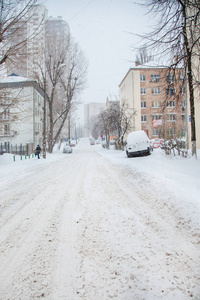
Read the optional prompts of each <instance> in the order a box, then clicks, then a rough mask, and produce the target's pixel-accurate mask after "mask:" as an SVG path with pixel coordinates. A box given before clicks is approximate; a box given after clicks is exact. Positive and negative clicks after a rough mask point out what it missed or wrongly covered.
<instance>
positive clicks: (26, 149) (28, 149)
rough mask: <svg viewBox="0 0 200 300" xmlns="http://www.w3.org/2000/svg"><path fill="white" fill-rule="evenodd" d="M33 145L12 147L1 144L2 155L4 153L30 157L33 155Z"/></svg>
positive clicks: (7, 144) (0, 152)
mask: <svg viewBox="0 0 200 300" xmlns="http://www.w3.org/2000/svg"><path fill="white" fill-rule="evenodd" d="M33 152H34V151H33V144H32V143H27V144H26V145H22V144H20V145H12V144H10V143H5V144H2V143H1V144H0V155H2V154H4V153H11V154H16V155H17V154H18V155H29V154H32V153H33Z"/></svg>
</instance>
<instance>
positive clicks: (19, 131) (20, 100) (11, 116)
mask: <svg viewBox="0 0 200 300" xmlns="http://www.w3.org/2000/svg"><path fill="white" fill-rule="evenodd" d="M0 103H1V105H0V110H1V111H0V143H1V144H3V145H4V146H5V147H6V148H7V146H9V145H20V144H23V145H26V144H30V145H31V148H32V149H35V147H36V146H37V145H38V144H39V145H40V146H42V134H43V105H44V93H43V91H42V90H41V89H40V87H39V85H38V84H37V82H36V81H31V80H27V79H25V78H23V77H20V76H16V75H15V74H13V75H12V76H9V77H8V78H7V80H3V81H0Z"/></svg>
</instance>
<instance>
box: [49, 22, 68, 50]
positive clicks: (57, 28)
mask: <svg viewBox="0 0 200 300" xmlns="http://www.w3.org/2000/svg"><path fill="white" fill-rule="evenodd" d="M69 33H70V28H69V25H68V23H67V22H66V21H64V20H63V19H62V17H61V16H59V17H57V18H53V17H52V16H51V17H48V18H47V19H46V22H45V38H46V45H48V44H50V45H52V44H53V45H55V46H56V45H57V46H60V44H63V45H65V46H66V45H67V42H68V38H69Z"/></svg>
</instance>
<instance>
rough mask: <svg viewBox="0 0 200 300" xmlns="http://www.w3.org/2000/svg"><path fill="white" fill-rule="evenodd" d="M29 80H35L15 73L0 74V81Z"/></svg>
mask: <svg viewBox="0 0 200 300" xmlns="http://www.w3.org/2000/svg"><path fill="white" fill-rule="evenodd" d="M30 81H35V80H33V79H30V78H25V77H22V76H19V75H17V74H15V73H12V74H10V75H9V76H6V75H4V76H0V83H11V82H30Z"/></svg>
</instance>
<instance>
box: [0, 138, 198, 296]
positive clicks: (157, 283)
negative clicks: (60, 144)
mask: <svg viewBox="0 0 200 300" xmlns="http://www.w3.org/2000/svg"><path fill="white" fill-rule="evenodd" d="M199 156H200V155H199ZM0 168H1V172H0V195H1V199H0V270H1V272H0V300H8V299H9V300H18V299H20V300H21V299H23V300H29V299H48V300H60V299H65V300H76V299H77V300H79V299H83V300H106V299H112V298H113V299H119V300H142V299H145V300H154V299H166V300H168V299H176V300H184V299H190V298H192V299H200V226H199V225H200V201H199V198H200V197H199V195H200V184H199V182H200V160H199V159H198V160H195V159H194V158H188V159H186V158H182V157H167V156H165V155H164V153H163V152H162V151H161V150H160V149H156V150H154V152H153V153H152V155H151V156H147V157H137V158H126V155H125V152H122V151H115V150H113V149H111V150H105V149H103V148H101V145H95V146H90V145H89V141H88V139H82V140H81V141H80V143H79V144H78V145H77V146H76V147H75V148H74V151H73V153H72V154H63V153H62V149H61V151H59V150H57V151H55V152H54V153H53V154H48V155H47V159H46V160H45V159H40V160H38V159H37V158H36V157H33V158H32V157H31V158H30V159H29V158H27V159H26V160H25V159H23V160H20V158H19V157H17V158H16V161H15V162H14V161H13V157H12V156H11V155H9V154H4V155H3V156H1V157H0Z"/></svg>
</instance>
